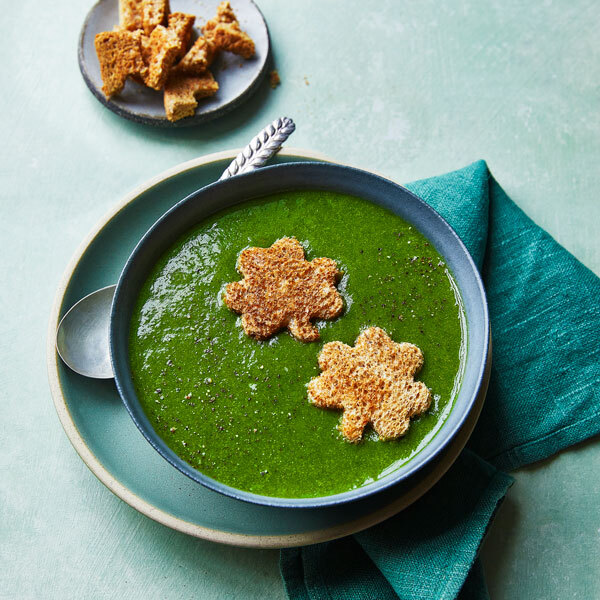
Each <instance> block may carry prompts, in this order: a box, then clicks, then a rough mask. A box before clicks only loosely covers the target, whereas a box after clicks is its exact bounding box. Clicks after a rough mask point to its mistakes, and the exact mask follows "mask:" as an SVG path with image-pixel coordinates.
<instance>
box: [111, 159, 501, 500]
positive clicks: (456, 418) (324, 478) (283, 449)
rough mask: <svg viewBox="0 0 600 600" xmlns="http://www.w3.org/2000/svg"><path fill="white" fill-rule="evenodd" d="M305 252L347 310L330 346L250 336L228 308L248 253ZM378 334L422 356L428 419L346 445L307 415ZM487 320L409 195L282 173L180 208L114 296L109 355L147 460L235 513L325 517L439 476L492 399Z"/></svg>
mask: <svg viewBox="0 0 600 600" xmlns="http://www.w3.org/2000/svg"><path fill="white" fill-rule="evenodd" d="M283 237H294V238H296V239H297V240H298V241H299V242H300V243H301V244H302V246H303V248H304V251H305V255H306V259H307V260H312V259H313V258H316V257H328V258H331V259H333V260H334V261H335V262H336V264H337V265H338V268H339V270H340V272H341V274H342V275H341V279H340V280H339V282H338V283H337V289H338V291H339V292H340V294H341V295H342V298H343V301H344V309H343V311H342V313H341V315H339V316H338V317H336V318H335V319H329V320H323V321H316V323H315V324H316V325H317V327H318V328H319V333H320V339H319V340H317V341H315V342H310V343H303V342H300V341H298V340H296V339H295V338H294V337H292V336H291V335H290V334H289V333H288V332H287V331H286V330H282V331H281V332H279V333H277V334H275V335H274V336H272V337H270V338H269V339H268V340H264V341H257V340H256V339H254V338H251V337H249V336H248V335H246V334H245V332H244V330H243V328H242V327H241V326H240V317H239V315H238V314H236V313H235V312H233V311H231V310H230V309H229V308H228V307H227V305H226V304H225V303H224V301H223V290H224V286H225V285H226V284H228V283H229V282H232V281H238V280H240V279H241V276H240V274H239V273H238V272H237V271H236V262H237V259H238V256H239V254H240V252H241V251H242V250H243V249H245V248H248V247H259V248H267V247H269V246H271V245H272V244H273V243H274V242H275V241H277V240H278V239H281V238H283ZM368 327H379V328H381V329H383V330H384V331H385V332H386V333H387V334H388V335H389V336H390V337H391V338H392V339H393V340H394V341H396V342H410V343H411V344H414V345H416V346H418V347H419V348H420V349H421V352H422V353H423V357H424V364H423V367H422V369H421V370H420V372H419V373H418V374H417V376H416V378H417V379H418V380H419V381H422V382H424V383H425V385H426V386H427V387H428V388H429V390H430V392H431V397H432V401H431V405H430V407H429V409H428V410H427V411H426V412H425V413H424V414H422V415H420V416H419V417H418V418H415V419H413V420H412V421H411V424H410V427H409V429H408V431H407V432H406V433H405V434H404V435H403V436H402V437H400V438H398V439H395V440H382V439H379V437H378V435H377V434H376V433H375V431H374V430H371V429H369V428H367V429H366V430H365V432H364V435H363V438H362V441H361V442H360V443H349V442H348V441H346V439H344V437H343V436H342V434H341V433H340V431H339V428H338V424H339V421H340V412H339V411H335V410H326V409H322V408H318V407H316V406H314V405H312V404H311V403H310V402H309V400H308V395H307V384H308V383H309V382H310V381H311V379H313V378H314V377H316V376H318V375H319V373H320V369H319V364H318V356H319V353H320V351H321V350H322V348H323V346H324V344H326V343H328V342H332V341H341V342H343V343H345V344H347V345H349V346H352V345H354V342H355V340H356V338H357V337H358V336H359V334H360V333H361V332H362V331H364V330H365V329H366V328H368ZM489 335H490V334H489V320H488V312H487V305H486V298H485V292H484V288H483V284H482V281H481V278H480V276H479V273H478V271H477V268H476V266H475V264H474V263H473V260H472V259H471V257H470V255H469V253H468V251H467V250H466V248H465V247H464V245H463V244H462V242H461V241H460V239H459V238H458V236H457V235H456V233H455V232H454V231H453V229H452V228H451V227H450V226H449V225H448V224H447V223H446V221H444V219H443V218H442V217H441V216H440V215H439V214H438V213H436V212H435V211H434V210H433V209H432V208H431V207H430V206H429V205H427V204H426V203H425V202H423V201H422V200H421V199H420V198H418V197H417V196H415V195H414V194H412V193H410V192H409V191H408V190H406V189H405V188H403V187H401V186H399V185H397V184H395V183H393V182H391V181H389V180H386V179H384V178H382V177H379V176H376V175H374V174H372V173H368V172H365V171H361V170H358V169H354V168H350V167H345V166H340V165H334V164H322V163H289V164H282V165H277V166H272V167H265V168H263V169H259V170H257V171H255V172H252V173H249V174H246V175H241V176H237V177H233V178H230V179H226V180H223V181H219V182H217V183H214V184H212V185H209V186H207V187H205V188H202V189H200V190H198V191H197V192H195V193H193V194H191V195H190V196H188V197H187V198H185V199H184V200H181V201H180V202H179V203H178V204H176V205H175V206H174V207H173V208H172V209H171V210H169V211H168V212H167V213H166V214H164V215H163V216H162V217H161V218H160V219H159V220H158V221H157V222H156V223H155V224H154V225H153V226H152V227H151V229H150V230H149V231H148V232H147V233H146V234H145V236H144V237H143V238H142V239H141V240H140V242H139V243H138V245H137V246H136V248H135V250H134V251H133V253H132V254H131V256H130V257H129V259H128V261H127V263H126V265H125V267H124V269H123V272H122V274H121V276H120V278H119V282H118V285H117V288H116V292H115V297H114V300H113V305H112V312H111V326H110V348H111V360H112V365H113V370H114V376H115V381H116V385H117V388H118V391H119V394H120V396H121V398H122V400H123V402H124V404H125V406H126V408H127V410H128V412H129V414H130V415H131V417H132V419H133V420H134V422H135V424H136V425H137V427H138V428H139V429H140V431H141V432H142V434H143V435H144V436H145V438H146V439H147V440H148V442H149V443H150V444H151V445H152V446H153V447H154V448H155V449H156V450H157V451H158V452H159V453H160V454H161V455H162V456H163V457H164V458H165V459H166V460H167V461H169V462H170V463H171V464H172V465H173V466H174V467H175V468H177V469H179V470H180V471H181V472H183V473H184V474H186V475H187V476H188V477H190V478H191V479H193V480H194V481H196V482H198V483H199V484H202V485H204V486H207V487H208V488H211V489H213V490H216V491H218V492H221V493H223V494H226V495H228V496H232V497H235V498H238V499H240V500H244V501H248V502H253V503H258V504H264V505H272V506H286V507H299V508H300V507H307V508H309V507H320V506H327V505H332V504H338V503H343V502H350V501H353V500H357V499H359V498H364V497H365V496H368V495H370V494H374V493H377V492H379V491H381V490H383V489H385V488H388V487H390V486H392V485H394V484H397V483H398V482H400V481H404V480H406V479H407V478H409V477H410V476H411V475H413V474H414V473H416V472H417V471H418V470H419V469H422V468H423V467H424V466H425V465H427V464H428V463H431V462H432V461H433V460H434V459H435V458H436V457H438V456H439V455H440V453H441V452H442V451H443V450H444V449H445V448H446V446H447V445H448V443H449V442H450V441H451V440H452V439H453V437H454V436H455V435H456V433H457V432H458V431H459V429H460V428H461V426H462V424H463V422H464V421H465V419H466V418H467V416H468V415H469V413H470V412H471V410H472V409H473V406H474V402H475V399H476V397H477V395H478V394H479V393H480V390H481V389H482V386H484V385H485V381H484V380H485V374H486V363H487V361H488V354H489V345H490V338H489Z"/></svg>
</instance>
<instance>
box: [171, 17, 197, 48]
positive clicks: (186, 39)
mask: <svg viewBox="0 0 600 600" xmlns="http://www.w3.org/2000/svg"><path fill="white" fill-rule="evenodd" d="M195 20H196V17H195V16H194V15H186V14H185V13H182V12H174V13H171V14H170V15H169V27H168V29H171V30H172V31H174V32H175V33H176V34H177V37H178V38H179V41H180V42H181V50H180V51H179V54H178V56H177V58H181V57H182V56H183V55H184V54H185V53H186V51H187V49H188V47H189V45H190V38H191V37H192V28H193V27H194V21H195Z"/></svg>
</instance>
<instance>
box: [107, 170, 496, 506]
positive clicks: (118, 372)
mask: <svg viewBox="0 0 600 600" xmlns="http://www.w3.org/2000/svg"><path fill="white" fill-rule="evenodd" d="M301 189H318V190H329V191H335V192H341V193H346V194H351V195H353V196H358V197H360V198H363V199H365V200H368V201H370V202H373V203H375V204H379V205H380V206H383V207H385V208H387V209H389V210H391V211H392V212H394V213H396V214H397V215H399V216H400V217H402V218H403V219H405V220H406V221H408V222H409V223H411V224H412V225H414V226H415V227H416V228H417V229H419V231H421V233H423V234H424V235H425V236H426V237H427V238H428V239H429V240H430V241H431V242H432V243H433V244H434V246H435V247H436V249H437V250H438V252H439V253H440V254H441V255H442V256H443V257H444V259H445V260H446V263H447V264H448V266H449V267H450V270H451V271H452V273H453V274H454V278H455V280H456V283H457V285H458V288H459V290H460V295H461V296H462V300H463V303H464V310H465V313H466V318H467V359H466V367H465V372H464V375H463V379H462V385H461V388H460V391H459V393H458V395H457V397H456V399H455V402H454V406H453V407H452V409H451V411H450V414H449V416H448V417H447V418H446V421H445V423H444V424H443V426H442V427H441V429H440V430H439V431H438V433H437V434H436V435H435V436H434V437H433V439H432V440H431V441H430V442H429V443H428V444H427V445H426V446H425V447H424V448H423V449H422V450H421V451H420V452H419V453H418V454H417V455H416V456H415V457H414V458H413V459H412V460H410V461H409V462H408V463H406V464H405V465H403V466H401V467H400V468H398V469H397V470H396V471H394V472H392V473H390V474H389V475H387V476H385V477H383V478H381V479H380V480H378V481H376V482H374V483H371V484H368V485H366V486H364V487H361V488H358V489H354V490H351V491H348V492H344V493H341V494H335V495H331V496H324V497H319V498H275V497H270V496H261V495H258V494H252V493H249V492H244V491H241V490H238V489H235V488H232V487H230V486H227V485H224V484H222V483H220V482H218V481H216V480H214V479H212V478H210V477H207V476H206V475H204V474H203V473H201V472H200V471H198V470H196V469H194V468H193V467H192V466H191V465H189V464H188V463H186V462H185V461H184V460H182V459H181V458H179V456H177V455H176V454H175V453H174V452H173V451H172V450H171V449H170V448H169V447H168V446H167V445H166V444H165V442H163V440H162V439H161V438H160V436H159V435H158V434H157V433H156V432H155V431H154V429H153V427H152V425H151V424H150V421H149V420H148V418H147V417H146V414H145V413H144V411H143V409H142V407H141V405H140V402H139V401H138V398H137V396H136V393H135V388H134V385H133V380H132V376H131V370H130V366H129V340H128V336H129V325H130V321H131V316H132V313H133V309H134V306H135V302H136V300H137V298H138V295H139V292H140V289H141V288H142V285H143V284H144V282H145V280H146V279H147V277H148V275H149V274H150V271H151V269H152V268H153V267H154V265H155V264H156V262H157V261H158V260H159V258H160V257H161V256H162V255H163V253H164V252H166V251H167V250H168V249H169V248H170V247H171V246H172V244H173V243H174V242H175V241H176V240H177V239H178V238H179V237H180V236H181V235H182V234H184V233H186V232H187V231H189V230H190V229H191V228H192V227H193V226H194V225H195V224H197V223H199V222H200V221H202V220H203V219H205V218H206V217H207V216H209V215H211V214H213V213H215V212H217V211H220V210H222V209H224V208H226V207H228V206H232V205H235V204H239V203H241V202H244V201H246V200H250V199H252V198H258V197H261V196H265V195H267V194H273V193H277V192H284V191H289V190H301ZM489 343H490V339H489V321H488V311H487V303H486V297H485V291H484V288H483V284H482V282H481V278H480V276H479V273H478V271H477V268H476V267H475V264H474V263H473V260H472V258H471V256H470V255H469V253H468V251H467V249H466V248H465V246H464V245H463V243H462V242H461V241H460V239H459V238H458V236H457V235H456V233H455V232H454V230H453V229H452V228H451V227H450V225H448V223H446V221H445V220H444V219H442V217H441V216H440V215H439V214H438V213H437V212H435V211H434V210H433V209H432V208H431V207H430V206H429V205H428V204H426V203H425V202H423V201H422V200H421V199H420V198H418V197H417V196H415V195H414V194H412V193H410V192H409V191H408V190H406V189H405V188H403V187H401V186H399V185H397V184H395V183H393V182H391V181H389V180H387V179H384V178H382V177H378V176H377V175H373V174H372V173H368V172H366V171H361V170H358V169H353V168H350V167H344V166H339V165H333V164H323V163H288V164H283V165H277V166H273V167H265V168H262V169H259V170H258V171H255V172H253V173H249V174H247V175H240V176H237V177H233V178H230V179H226V180H223V181H219V182H217V183H213V184H211V185H209V186H207V187H205V188H202V189H200V190H198V191H197V192H195V193H193V194H191V195H190V196H188V197H187V198H185V199H184V200H182V201H181V202H179V203H178V204H176V205H175V206H174V207H173V208H172V209H171V210H169V211H168V212H167V213H165V214H164V215H163V216H162V217H161V218H160V219H159V220H158V221H157V222H156V223H155V224H154V225H153V226H152V227H151V229H150V230H149V231H148V232H147V233H146V235H144V237H143V238H142V239H141V241H140V242H139V243H138V245H137V246H136V248H135V250H134V251H133V253H132V254H131V256H130V257H129V259H128V261H127V264H126V265H125V268H124V269H123V272H122V273H121V276H120V278H119V282H118V285H117V289H116V292H115V297H114V300H113V305H112V314H111V327H110V348H111V359H112V365H113V370H114V376H115V382H116V384H117V388H118V390H119V394H120V395H121V398H122V399H123V402H124V403H125V406H126V407H127V410H128V411H129V414H130V415H131V417H132V419H133V420H134V422H135V424H136V425H137V427H138V428H139V429H140V431H141V432H142V433H143V435H144V436H145V438H146V439H147V440H148V441H149V442H150V444H152V446H153V447H154V448H155V449H156V450H157V451H158V452H159V453H160V454H161V455H162V456H163V457H164V458H165V459H167V460H168V461H169V462H170V463H171V464H172V465H173V466H174V467H176V468H177V469H179V470H180V471H181V472H182V473H184V474H185V475H187V476H188V477H191V478H192V479H193V480H194V481H197V482H198V483H201V484H202V485H205V486H206V487H208V488H211V489H213V490H216V491H218V492H221V493H223V494H226V495H228V496H233V497H234V498H238V499H240V500H245V501H248V502H254V503H257V504H264V505H270V506H286V507H298V508H300V507H321V506H327V505H331V504H339V503H343V502H349V501H352V500H356V499H358V498H364V497H366V496H369V495H371V494H374V493H376V492H379V491H381V490H383V489H385V488H388V487H389V486H392V485H394V484H396V483H398V482H399V481H401V480H405V479H406V478H408V477H410V476H411V475H412V474H414V473H415V472H416V471H417V470H419V469H421V468H422V467H424V466H425V465H426V464H428V463H430V462H431V461H432V460H433V459H434V458H435V457H437V456H438V455H439V454H440V452H442V450H443V449H444V448H445V447H446V446H447V445H448V443H449V442H450V440H451V439H452V438H453V437H454V436H455V435H456V433H457V432H458V430H459V429H460V427H461V425H462V424H463V422H464V421H465V419H466V418H467V416H468V415H469V412H470V411H471V409H472V408H473V405H474V402H475V399H476V397H477V395H478V393H479V391H480V388H481V387H482V384H483V383H484V374H485V372H486V362H487V359H488V351H489Z"/></svg>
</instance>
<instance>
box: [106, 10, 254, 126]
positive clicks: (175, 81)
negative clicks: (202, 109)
mask: <svg viewBox="0 0 600 600" xmlns="http://www.w3.org/2000/svg"><path fill="white" fill-rule="evenodd" d="M195 20H196V17H195V16H194V15H187V14H185V13H181V12H174V13H171V12H170V9H169V2H168V0H119V25H118V26H117V27H115V30H114V31H104V32H102V33H99V34H98V35H96V38H95V44H96V53H97V54H98V60H99V62H100V74H101V75H102V82H103V86H102V91H103V92H104V95H105V96H106V97H107V98H111V97H112V96H114V95H115V94H118V93H119V92H121V90H122V89H123V87H124V86H125V81H126V80H127V78H128V77H131V78H132V79H133V80H134V81H137V82H138V83H141V84H143V85H146V86H148V87H149V88H152V89H154V90H164V103H165V112H166V115H167V119H169V121H178V120H179V119H183V118H184V117H189V116H192V115H193V114H194V113H195V111H196V107H197V106H198V100H199V99H200V98H206V97H208V96H213V95H214V94H216V93H217V90H218V89H219V84H218V83H217V82H216V81H215V78H214V77H213V75H212V73H211V72H210V70H209V67H210V65H211V63H212V62H213V60H214V58H215V56H216V55H217V53H218V52H219V51H225V52H233V53H234V54H238V55H239V56H241V57H243V58H245V59H248V58H250V57H252V56H253V55H254V51H255V50H254V42H253V41H252V39H251V38H250V36H248V34H247V33H245V32H244V31H242V29H241V28H240V24H239V23H238V20H237V17H236V16H235V13H234V12H233V10H232V8H231V5H230V4H229V2H228V1H224V2H221V4H219V6H218V8H217V15H216V17H214V18H212V19H210V20H208V21H207V22H206V24H205V25H204V27H203V28H202V34H203V35H201V36H199V37H198V38H197V39H196V41H195V42H194V43H193V44H192V43H191V42H192V29H193V26H194V21H195Z"/></svg>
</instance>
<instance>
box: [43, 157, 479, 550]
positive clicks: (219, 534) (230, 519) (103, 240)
mask: <svg viewBox="0 0 600 600" xmlns="http://www.w3.org/2000/svg"><path fill="white" fill-rule="evenodd" d="M237 152H238V151H237V150H233V151H229V152H223V153H219V154H212V155H208V156H205V157H201V158H198V159H195V160H192V161H189V162H186V163H183V164H181V165H179V166H177V167H175V168H173V169H170V170H169V171H167V172H165V173H163V174H161V175H159V176H158V177H155V178H154V179H152V180H150V181H149V182H147V183H146V184H144V185H142V186H140V187H139V188H137V189H136V190H134V191H133V192H132V193H131V194H129V195H127V196H126V197H125V198H124V199H123V200H122V201H121V202H119V203H118V204H117V205H116V206H115V207H114V208H113V209H112V210H111V211H110V213H109V214H107V215H106V216H105V217H104V218H103V219H102V220H101V221H100V222H99V223H98V224H97V225H96V227H95V228H94V229H93V230H92V232H91V233H90V234H89V235H88V236H87V238H86V239H85V240H84V241H83V243H82V244H81V246H80V247H79V249H78V250H77V251H76V252H75V255H74V256H73V258H72V259H71V262H70V263H69V265H68V266H67V269H66V271H65V274H64V276H63V278H62V281H61V283H60V285H59V287H58V290H57V293H56V298H55V302H54V306H53V308H52V314H51V317H50V324H49V330H48V344H47V360H48V375H49V380H50V388H51V392H52V396H53V399H54V404H55V406H56V410H57V412H58V416H59V418H60V421H61V423H62V425H63V427H64V429H65V432H66V433H67V436H68V437H69V439H70V440H71V443H72V444H73V446H74V447H75V449H76V451H77V452H78V453H79V455H80V456H81V458H82V459H83V461H84V462H85V463H86V464H87V466H88V467H89V468H90V470H91V471H92V472H93V473H94V474H95V475H96V476H97V477H98V478H99V479H100V481H102V483H104V485H106V487H108V488H109V489H110V490H111V491H112V492H113V493H114V494H116V495H117V496H118V497H119V498H121V499H122V500H124V501H125V502H127V504H129V505H130V506H132V507H133V508H135V509H137V510H138V511H140V512H141V513H143V514H145V515H146V516H148V517H150V518H152V519H154V520H155V521H158V522H160V523H162V524H164V525H166V526H168V527H171V528H173V529H176V530H178V531H182V532H184V533H187V534H190V535H193V536H197V537H200V538H204V539H208V540H212V541H216V542H222V543H227V544H233V545H239V546H249V547H260V548H280V547H289V546H295V545H305V544H313V543H317V542H322V541H326V540H330V539H334V538H337V537H342V536H345V535H349V534H352V533H355V532H357V531H360V530H362V529H365V528H367V527H370V526H372V525H375V524H376V523H379V522H381V521H383V520H385V519H387V518H389V517H391V516H392V515H394V514H396V513H398V512H399V511H401V510H403V509H404V508H406V507H407V506H408V505H410V504H411V503H412V502H414V501H415V500H416V499H417V498H419V497H420V496H421V495H423V494H424V493H425V492H426V491H427V490H428V489H429V488H430V487H431V486H432V485H434V484H435V482H436V481H438V479H439V478H440V477H441V476H442V475H443V474H444V473H445V472H446V470H447V469H448V468H449V467H450V466H451V465H452V463H453V462H454V460H455V459H456V457H457V456H458V454H459V453H460V451H461V450H462V448H463V447H464V445H465V444H466V441H467V439H468V438H469V436H470V434H471V431H472V430H473V427H474V425H475V423H476V421H477V418H478V416H479V412H480V410H481V406H482V404H483V400H484V397H485V392H486V389H487V383H488V380H489V357H488V368H487V371H486V375H485V377H484V383H483V385H482V388H481V393H480V396H479V398H478V401H477V403H476V404H475V407H474V409H473V411H472V412H471V414H470V415H469V417H468V419H467V420H466V421H465V424H464V426H463V427H462V429H461V431H460V432H459V434H458V435H457V436H456V437H455V438H454V440H453V441H452V442H451V444H450V445H449V446H448V448H447V449H446V451H445V452H444V453H443V454H442V455H441V457H440V458H438V460H437V461H435V463H433V464H431V465H429V466H428V467H426V468H425V469H423V470H421V471H419V473H418V474H416V475H415V476H413V477H412V478H410V479H409V480H408V481H406V482H403V483H401V484H399V485H397V486H395V487H393V488H391V489H389V490H386V491H384V492H381V493H379V494H377V495H374V496H370V497H368V498H367V499H365V500H362V501H357V502H352V503H349V504H345V505H341V506H333V507H326V508H322V509H285V508H274V507H265V506H259V505H251V504H249V503H246V502H242V501H239V500H235V499H233V498H228V497H225V496H222V495H220V494H218V493H216V492H213V491H211V490H208V489H207V488H204V487H203V486H201V485H199V484H197V483H195V482H193V481H191V480H190V479H188V478H187V477H186V476H185V475H183V474H182V473H180V472H179V471H177V470H176V469H174V468H173V467H172V466H170V465H169V464H168V463H167V462H166V461H165V460H163V459H162V458H161V457H160V456H159V455H158V453H156V452H155V451H154V449H153V448H152V447H151V446H150V445H149V444H148V443H147V442H146V441H145V439H144V438H143V437H142V435H141V434H140V433H139V431H138V430H137V429H136V427H135V425H134V424H133V422H132V421H131V419H130V418H129V416H128V414H127V412H126V410H125V408H124V407H123V406H122V404H121V401H120V399H119V396H118V394H117V391H116V389H115V387H114V384H113V382H112V380H111V381H96V380H89V379H86V378H85V377H82V376H80V375H77V374H75V373H73V372H71V371H69V370H68V369H67V368H66V367H64V366H63V365H62V363H61V362H60V359H59V358H58V356H57V354H56V351H55V347H54V338H55V332H56V328H57V325H58V322H59V320H60V317H61V316H62V315H63V314H64V312H65V311H66V310H67V309H68V308H69V307H70V306H71V305H72V304H73V303H74V302H75V301H77V300H78V299H79V298H81V297H83V296H85V295H86V294H87V293H89V292H91V291H93V290H95V289H98V288H101V287H104V286H106V285H109V284H111V283H115V282H116V280H117V278H118V276H119V273H120V271H121V268H122V266H123V264H124V263H125V260H126V259H127V257H128V256H129V253H130V252H131V250H132V249H133V247H134V246H135V244H136V242H137V240H138V239H139V238H140V237H141V236H142V234H143V233H144V232H145V231H146V230H147V229H148V228H149V227H150V225H152V223H153V222H154V221H155V220H156V219H157V218H158V217H159V216H161V215H162V214H163V213H164V212H165V211H166V210H167V209H168V208H169V207H170V206H172V205H173V204H175V202H177V201H178V200H180V199H182V198H184V197H185V196H187V195H188V194H189V193H191V192H192V191H195V190H196V189H198V188H199V187H202V186H203V185H206V184H208V183H211V182H213V181H215V180H216V179H218V177H219V176H220V174H221V172H222V171H223V170H224V169H225V167H226V166H227V165H228V164H229V162H230V161H231V159H232V158H233V157H234V156H235V155H236V154H237ZM298 160H312V161H325V162H328V159H326V158H325V157H323V156H321V155H317V154H314V153H311V152H305V151H301V150H292V149H290V150H287V151H286V150H284V151H282V152H280V154H279V155H278V156H277V157H276V158H275V159H274V161H273V162H280V163H281V162H292V161H298ZM107 250H109V251H107Z"/></svg>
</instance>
